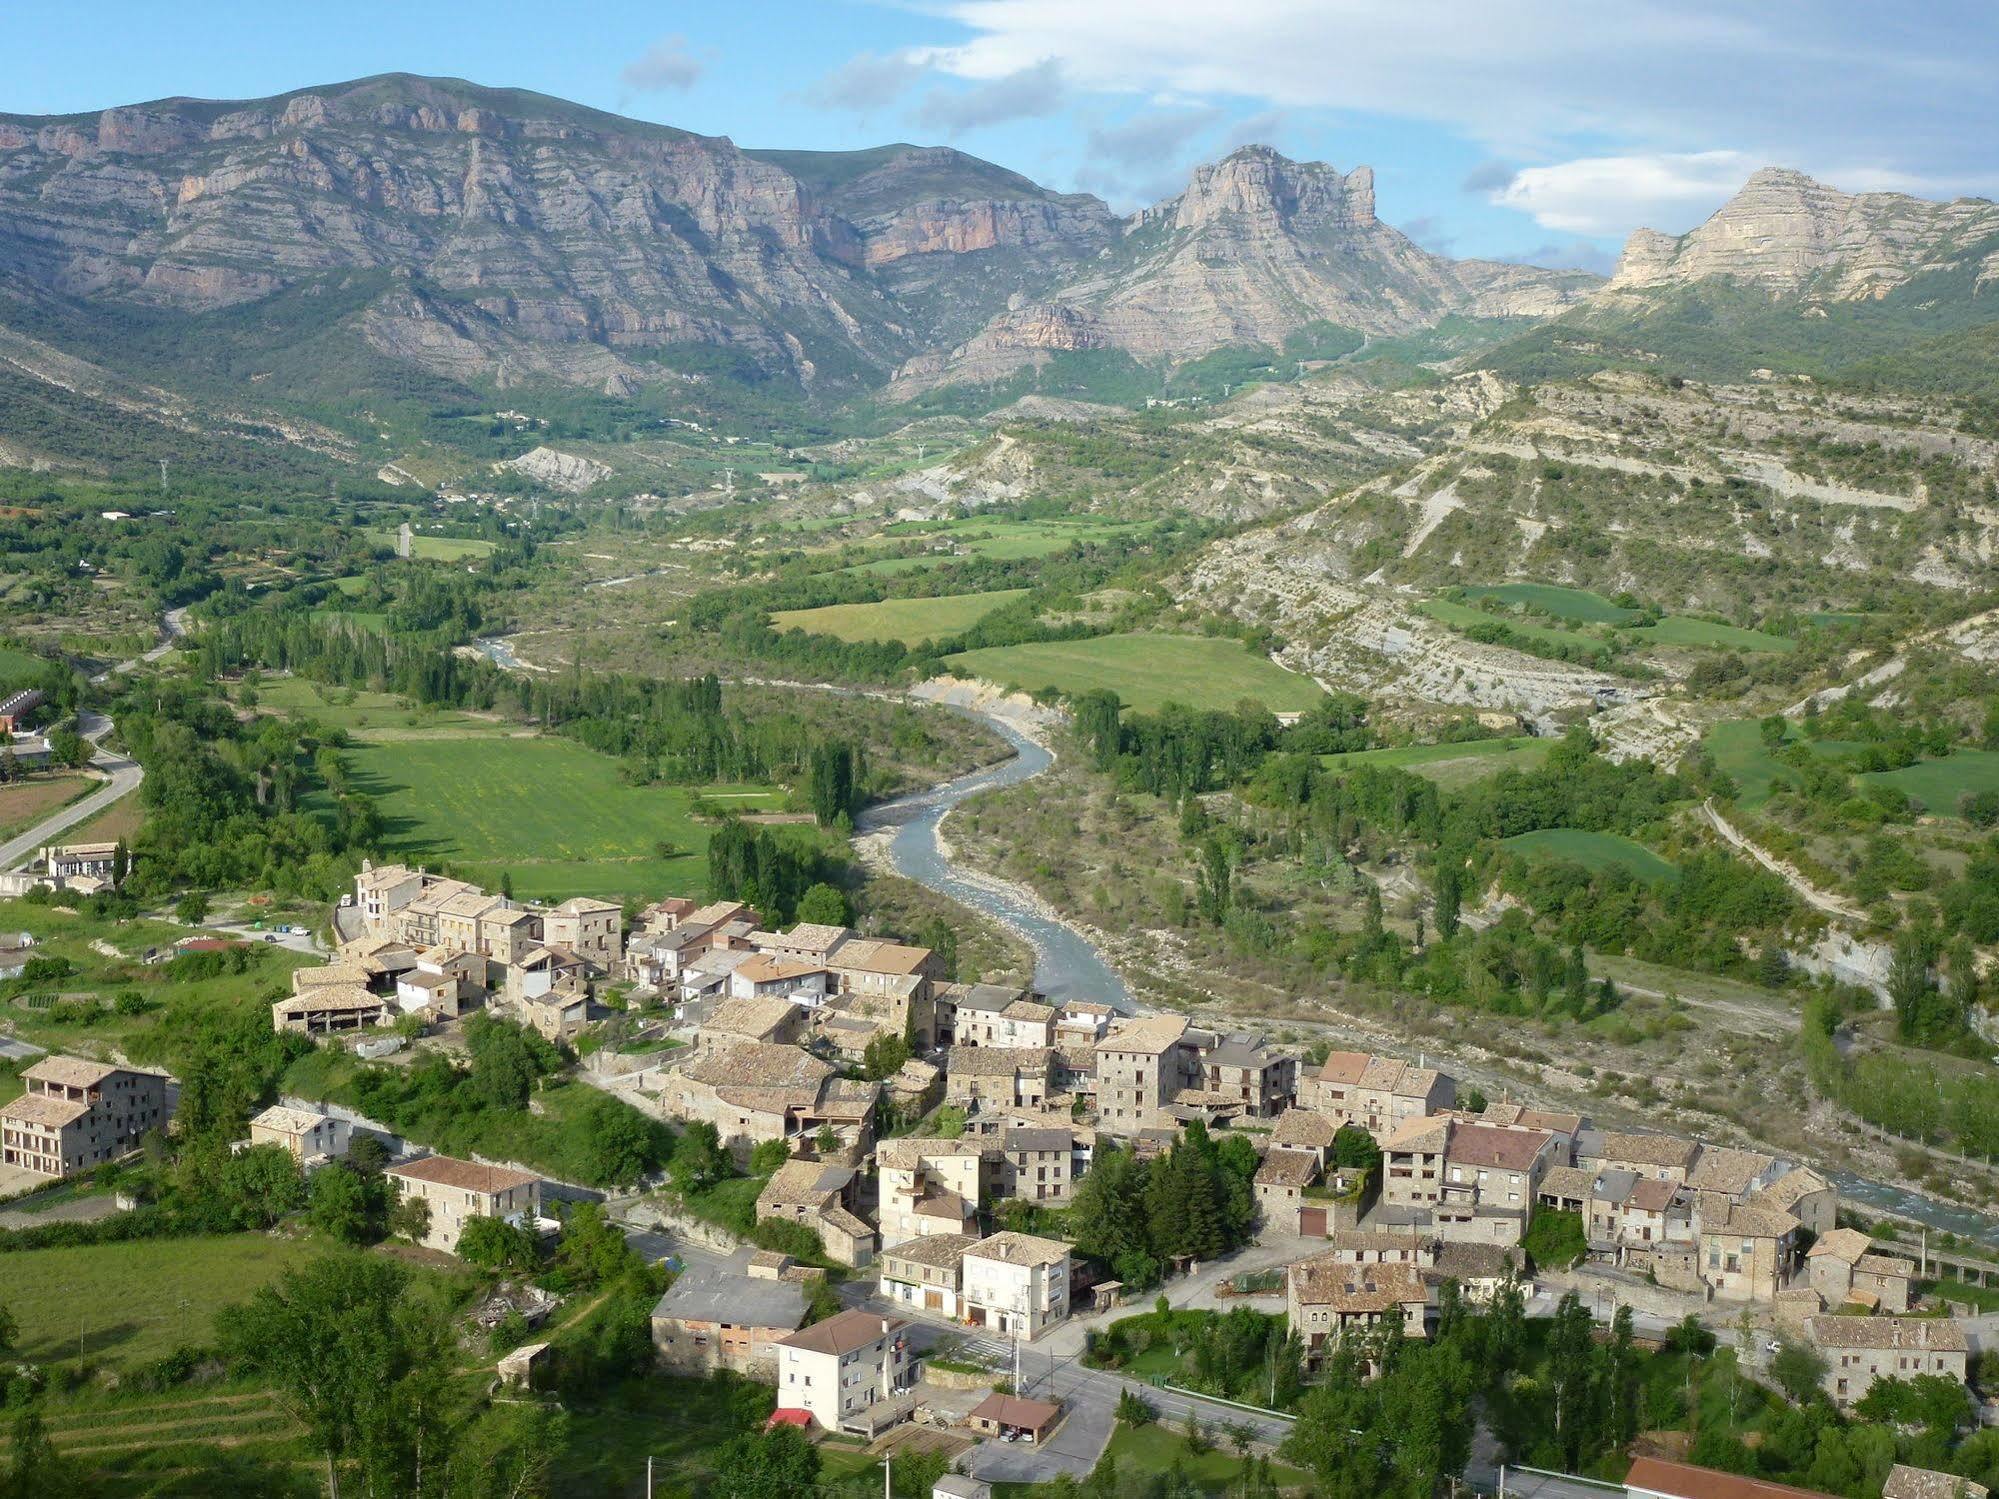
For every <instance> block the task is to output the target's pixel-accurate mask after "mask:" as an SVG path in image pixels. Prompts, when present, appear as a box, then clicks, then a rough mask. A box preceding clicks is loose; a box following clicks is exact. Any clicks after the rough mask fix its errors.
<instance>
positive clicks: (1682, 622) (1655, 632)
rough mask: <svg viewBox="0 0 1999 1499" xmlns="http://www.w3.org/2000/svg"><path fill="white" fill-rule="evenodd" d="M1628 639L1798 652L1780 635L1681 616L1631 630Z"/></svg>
mask: <svg viewBox="0 0 1999 1499" xmlns="http://www.w3.org/2000/svg"><path fill="white" fill-rule="evenodd" d="M1631 636H1632V638H1633V639H1634V640H1639V641H1643V642H1645V643H1647V644H1649V645H1690V646H1712V647H1714V648H1715V649H1717V650H1736V651H1794V650H1796V649H1797V648H1798V643H1797V641H1795V640H1786V639H1785V638H1784V637H1783V636H1782V635H1771V634H1769V633H1767V632H1766V631H1763V630H1745V629H1743V628H1742V627H1741V626H1740V625H1722V624H1716V623H1715V622H1714V621H1713V620H1711V619H1690V618H1688V617H1687V616H1686V615H1683V614H1669V615H1667V616H1666V617H1665V618H1664V619H1662V620H1660V621H1659V623H1657V624H1656V625H1645V626H1642V627H1640V628H1639V629H1636V630H1633V631H1632V632H1631Z"/></svg>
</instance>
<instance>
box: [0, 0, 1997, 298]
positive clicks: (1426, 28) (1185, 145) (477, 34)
mask: <svg viewBox="0 0 1999 1499" xmlns="http://www.w3.org/2000/svg"><path fill="white" fill-rule="evenodd" d="M1891 9H1892V8H1890V7H1883V6H1880V5H1879V4H1878V3H1866V4H1862V3H1858V0H1761V3H1758V4H1754V5H1751V4H1720V3H1714V0H1619V3H1617V4H1614V5H1605V4H1603V3H1601V0H1588V3H1583V0H1483V3H1478V0H1388V3H1385V0H883V3H861V0H814V3H804V0H736V3H733V4H710V5H689V4H670V3H637V0H602V3H595V4H572V5H549V4H527V3H521V0H482V3H478V4H472V3H466V0H402V3H397V4H385V3H379V0H359V3H346V4H340V5H331V4H325V3H312V0H295V3H294V4H293V5H291V6H289V7H277V6H272V5H270V4H269V3H268V0H260V3H256V4H250V3H242V0H181V3H179V4H176V5H165V4H160V3H159V0H145V3H134V0H98V3H97V4H94V5H89V6H83V5H53V4H33V3H28V0H16V3H14V4H12V5H9V6H6V7H5V14H4V15H0V112H11V113H24V114H44V113H68V112H76V111H84V110H93V109H99V108H102V107H105V106H107V105H111V104H124V103H132V102H136V101H139V100H144V99H152V98H158V97H162V96H166V95H172V94H192V95H198V96H203V97H209V98H244V97H255V96H259V95H265V94H272V93H280V92H284V91H286V90H289V89H294V88H300V87H305V86H307V85H311V84H318V83H332V82H338V81H341V80H344V79H347V78H353V77H358V76H362V75H365V74H369V73H380V72H389V71H407V72H417V73H437V74H451V75H456V76H459V77H465V78H470V79H473V80H475V81H478V82H481V83H490V84H497V85H509V86H514V87H522V88H532V89H539V90H541V91H542V92H545V93H550V94H556V95H560V96H562V97H564V98H570V99H575V100H578V101H580V102H583V103H586V104H591V105H595V106H597V107H599V108H603V109H611V110H616V111H619V112H622V113H625V114H630V115H634V116H636V117H639V118H642V119H649V120H659V121H663V122H666V123H670V124H674V125H679V126H683V127H685V128H687V129H691V130H697V131H701V132H703V133H705V134H712V135H727V136H729V137H730V138H732V139H733V140H735V141H736V142H738V143H739V144H741V145H746V146H788V147H809V148H820V149H842V148H850V147H858V146H867V145H876V144H880V143H881V142H883V141H892V140H914V141H920V142H924V143H944V144H950V145H954V146H957V147H959V148H961V149H963V150H966V151H970V152H973V153H974V154H976V155H980V156H984V157H987V158H989V159H991V160H994V161H998V162H1001V163H1003V164H1005V165H1007V166H1009V167H1012V168H1014V169H1015V170H1017V171H1020V172H1023V173H1025V174H1026V175H1028V176H1030V177H1033V178H1035V179H1036V180H1037V181H1041V182H1045V183H1049V184H1051V185H1053V186H1056V187H1060V188H1064V189H1076V190H1085V191H1090V192H1095V193H1097V194H1099V195H1100V196H1102V197H1105V198H1107V199H1109V200H1110V201H1112V202H1113V203H1115V204H1117V205H1118V206H1119V207H1120V208H1129V207H1132V206H1135V205H1137V204H1139V203H1142V202H1149V201H1153V200H1156V199H1157V198H1159V197H1162V196H1165V195H1167V194H1170V193H1171V192H1173V191H1175V190H1176V189H1177V188H1178V186H1179V185H1180V184H1181V183H1183V182H1184V180H1185V177H1186V173H1187V170H1188V168H1189V167H1190V166H1192V165H1193V164H1194V163H1196V162H1198V161H1201V160H1204V159H1209V158H1212V157H1214V156H1217V155H1220V154H1221V153H1222V152H1224V151H1226V150H1228V149H1230V148H1231V147H1233V146H1235V145H1237V144H1240V143H1242V142H1244V141H1250V140H1255V141H1264V142H1268V143H1270V144H1273V145H1275V146H1277V147H1278V148H1279V149H1281V150H1283V151H1285V152H1287V153H1289V154H1291V155H1294V156H1301V157H1311V158H1315V159H1320V160H1325V161H1329V162H1332V163H1333V164H1334V165H1336V166H1339V167H1342V168H1348V167H1352V166H1355V165H1357V164H1360V163H1366V164H1368V165H1371V166H1373V167H1374V168H1375V171H1376V174H1377V201H1378V208H1379V211H1380V213H1381V215H1382V217H1383V218H1385V219H1387V220H1388V221H1389V222H1391V223H1394V224H1397V225H1400V226H1401V227H1403V228H1404V229H1406V230H1407V231H1409V232H1410V233H1411V234H1412V235H1413V236H1414V237H1415V238H1417V239H1418V240H1419V241H1421V242H1422V243H1424V244H1426V245H1429V246H1430V247H1432V248H1434V249H1439V250H1443V251H1447V252H1449V253H1453V254H1457V255H1474V254H1476V255H1491V256H1503V257H1506V258H1517V259H1533V260H1538V261H1540V262H1542V263H1563V264H1586V265H1590V266H1591V267H1592V268H1595V269H1607V268H1608V265H1609V262H1610V260H1611V259H1612V258H1613V257H1614V255H1615V252H1616V249H1617V246H1618V245H1619V244H1620V243H1621V242H1622V240H1623V237H1624V235H1625V234H1627V233H1628V232H1629V231H1630V230H1631V229H1633V228H1635V227H1638V226H1640V225H1644V226H1648V227H1652V228H1659V229H1665V230H1668V231H1670V232H1680V231H1683V230H1686V229H1688V228H1691V227H1692V226H1693V225H1694V224H1696V223H1698V222H1699V221H1700V220H1701V219H1702V218H1703V217H1705V216H1706V215H1707V214H1708V213H1710V212H1712V211H1713V209H1714V208H1715V207H1716V206H1718V205H1719V204H1720V202H1721V201H1722V200H1723V199H1725V198H1726V197H1727V196H1728V194H1729V193H1730V192H1732V191H1733V190H1734V189H1735V188H1736V187H1737V186H1739V185H1740V184H1741V182H1742V181H1743V179H1744V178H1746V177H1747V176H1748V175H1749V173H1750V172H1751V171H1753V170H1754V169H1755V168H1756V167H1758V166H1760V165H1765V164H1782V165H1788V166H1796V167H1800V168H1803V169H1804V170H1806V171H1809V172H1811V173H1813V174H1814V175H1815V176H1819V177H1821V178H1823V179H1824V180H1827V181H1829V182H1832V183H1833V184H1834V185H1836V186H1839V187H1843V188H1847V189H1849V190H1854V191H1860V190H1876V189H1881V190H1900V191H1909V192H1915V193H1919V194H1922V195H1924V196H1931V197H1949V196H1954V195H1958V194H1977V195H1980V196H1999V90H1994V89H1993V88H1992V87H1991V84H1990V80H1991V79H1992V78H1994V77H1995V76H1999V10H1995V9H1994V8H1993V7H1991V6H1990V5H1988V4H1977V3H1969V0H1931V3H1923V4H1919V5H1915V6H1906V7H1901V8H1900V10H1901V11H1904V12H1907V13H1906V14H1892V13H1890V12H1891Z"/></svg>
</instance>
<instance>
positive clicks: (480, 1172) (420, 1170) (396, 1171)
mask: <svg viewBox="0 0 1999 1499" xmlns="http://www.w3.org/2000/svg"><path fill="white" fill-rule="evenodd" d="M382 1174H383V1175H384V1176H396V1177H401V1178H403V1179H404V1180H406V1181H420V1182H434V1183H436V1184H437V1185H438V1186H440V1187H453V1188H456V1189H457V1190H459V1191H462V1192H483V1193H485V1194H486V1195H487V1196H489V1197H491V1196H496V1195H498V1194H499V1193H501V1192H506V1191H511V1190H512V1189H513V1188H515V1187H528V1186H533V1185H534V1184H535V1183H536V1182H538V1181H540V1180H541V1178H540V1177H538V1176H535V1175H533V1174H532V1173H531V1172H527V1171H516V1170H514V1169H513V1168H512V1167H510V1166H482V1165H480V1164H479V1163H478V1162H477V1161H461V1160H458V1159H457V1158H455V1157H453V1156H448V1155H427V1156H425V1157H424V1158H423V1159H422V1160H420V1161H409V1162H406V1163H405V1164H403V1165H401V1166H391V1167H389V1169H388V1170H387V1171H384V1172H383V1173H382Z"/></svg>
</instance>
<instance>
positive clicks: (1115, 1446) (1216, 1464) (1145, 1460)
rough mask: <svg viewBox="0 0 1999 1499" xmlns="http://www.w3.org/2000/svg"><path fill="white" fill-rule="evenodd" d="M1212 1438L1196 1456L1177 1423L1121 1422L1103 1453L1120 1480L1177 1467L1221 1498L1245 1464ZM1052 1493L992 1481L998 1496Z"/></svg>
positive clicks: (1294, 1488) (1292, 1476) (1234, 1487)
mask: <svg viewBox="0 0 1999 1499" xmlns="http://www.w3.org/2000/svg"><path fill="white" fill-rule="evenodd" d="M1214 1442H1215V1445H1214V1446H1213V1447H1212V1448H1211V1449H1210V1450H1208V1451H1207V1452H1203V1453H1201V1454H1200V1455H1199V1456H1196V1455H1195V1454H1194V1453H1193V1452H1192V1451H1191V1450H1189V1448H1188V1446H1187V1438H1186V1436H1185V1435H1184V1434H1183V1433H1182V1432H1181V1431H1180V1429H1179V1428H1178V1426H1175V1425H1161V1424H1160V1423H1158V1422H1154V1423H1153V1424H1152V1425H1150V1426H1119V1427H1118V1428H1117V1429H1116V1430H1115V1431H1113V1432H1112V1433H1111V1439H1110V1444H1109V1445H1108V1446H1107V1447H1105V1448H1104V1453H1105V1455H1106V1456H1108V1457H1110V1458H1112V1459H1113V1460H1115V1461H1116V1463H1117V1471H1118V1478H1119V1481H1120V1482H1122V1483H1128V1482H1131V1481H1132V1480H1133V1479H1138V1480H1140V1481H1141V1486H1142V1481H1143V1480H1149V1479H1154V1478H1159V1477H1162V1476H1163V1475H1165V1474H1166V1473H1169V1472H1171V1471H1172V1470H1173V1469H1174V1468H1175V1467H1178V1468H1179V1470H1180V1471H1181V1473H1182V1474H1184V1475H1185V1476H1186V1477H1187V1478H1188V1479H1189V1480H1191V1481H1192V1482H1193V1484H1194V1485H1195V1487H1197V1488H1198V1489H1199V1490H1200V1491H1201V1492H1202V1493H1203V1494H1212V1495H1215V1496H1217V1499H1220V1496H1222V1495H1226V1494H1237V1493H1240V1492H1241V1491H1242V1467H1243V1465H1242V1460H1241V1459H1240V1458H1238V1457H1237V1456H1236V1455H1235V1449H1234V1448H1233V1447H1231V1446H1230V1445H1229V1443H1228V1441H1227V1439H1226V1438H1224V1437H1223V1436H1222V1435H1221V1434H1220V1433H1219V1432H1217V1433H1215V1435H1214ZM1270 1476H1271V1477H1272V1478H1273V1479H1275V1480H1276V1482H1277V1487H1278V1488H1279V1489H1280V1490H1284V1491H1291V1492H1305V1491H1308V1490H1309V1488H1310V1486H1311V1483H1312V1478H1311V1475H1310V1474H1308V1473H1305V1472H1303V1471H1302V1470H1300V1469H1298V1468H1291V1467H1286V1466H1285V1465H1284V1464H1282V1463H1278V1462H1273V1463H1271V1465H1270ZM1052 1492H1054V1488H1053V1486H1052V1485H1050V1484H1032V1483H999V1484H994V1485H993V1494H994V1499H1037V1496H1039V1495H1042V1494H1048V1493H1052Z"/></svg>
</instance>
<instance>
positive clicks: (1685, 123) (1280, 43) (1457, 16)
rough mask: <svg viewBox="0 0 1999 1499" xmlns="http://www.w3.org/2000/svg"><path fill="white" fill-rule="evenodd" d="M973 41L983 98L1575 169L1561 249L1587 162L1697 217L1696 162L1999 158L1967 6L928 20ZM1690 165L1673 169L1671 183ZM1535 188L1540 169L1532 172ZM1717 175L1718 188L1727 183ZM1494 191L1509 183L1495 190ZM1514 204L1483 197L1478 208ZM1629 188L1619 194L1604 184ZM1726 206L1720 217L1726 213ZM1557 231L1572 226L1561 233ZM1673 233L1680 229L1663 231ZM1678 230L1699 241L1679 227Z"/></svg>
mask: <svg viewBox="0 0 1999 1499" xmlns="http://www.w3.org/2000/svg"><path fill="white" fill-rule="evenodd" d="M926 8H928V9H931V10H933V11H936V12H938V13H941V14H942V15H944V16H945V17H947V18H949V19H951V20H954V21H956V22H958V23H960V24H961V25H963V26H964V27H966V28H967V30H968V31H969V33H970V36H969V39H968V40H966V41H965V42H963V43H961V44H959V45H956V46H952V47H945V48H937V49H933V50H932V51H930V52H928V53H927V54H926V58H925V60H926V61H928V62H929V63H930V65H931V66H933V67H935V68H938V69H940V70H942V71H945V72H948V73H953V74H956V75H957V76H959V77H961V78H965V79H968V80H972V81H974V82H975V83H992V82H994V81H997V80H1004V79H1007V78H1010V77H1013V76H1015V75H1017V74H1019V73H1020V72H1021V70H1023V69H1027V68H1033V67H1037V66H1041V65H1044V64H1047V63H1049V62H1051V61H1052V62H1055V63H1059V65H1060V67H1061V70H1062V74H1063V76H1064V77H1065V78H1066V79H1067V81H1068V83H1069V85H1070V87H1071V88H1072V89H1074V90H1076V91H1079V92H1085V93H1102V92H1110V93H1125V94H1132V95H1139V96H1144V97H1155V96H1161V95H1164V96H1169V97H1176V98H1180V99H1183V100H1203V99H1205V100H1211V101H1217V100H1220V101H1228V100H1233V101H1238V102H1240V103H1243V104H1246V105H1248V106H1250V107H1256V106H1263V107H1269V108H1279V109H1293V110H1307V109H1321V110H1338V111H1340V112H1341V113H1343V114H1349V115H1351V114H1372V115H1380V116H1385V117H1389V118H1396V119H1402V120H1408V121H1416V122H1424V123H1428V124H1431V125H1434V126H1437V127H1441V128H1443V129H1446V130H1448V131H1450V132H1452V133H1454V134H1456V135H1458V136H1460V137H1464V138H1467V139H1469V140H1471V141H1474V142H1476V143H1478V144H1479V145H1481V146H1483V147H1484V149H1485V150H1486V152H1487V153H1488V154H1489V155H1490V156H1492V157H1495V158H1504V159H1505V160H1506V161H1508V162H1521V163H1535V162H1539V163H1544V164H1545V163H1549V162H1555V163H1564V164H1566V165H1560V166H1557V167H1554V168H1551V169H1549V170H1551V171H1553V172H1555V173H1557V174H1558V175H1557V176H1556V177H1554V178H1549V179H1542V180H1539V181H1537V182H1536V183H1534V184H1532V185H1531V186H1529V187H1527V188H1523V189H1521V192H1522V193H1523V194H1525V195H1527V199H1528V201H1532V202H1534V203H1535V204H1536V205H1537V209H1536V211H1537V216H1538V214H1540V213H1545V214H1547V215H1549V217H1545V218H1543V219H1542V222H1543V223H1545V224H1548V225H1549V226H1550V227H1551V228H1561V229H1563V230H1564V232H1578V231H1575V230H1574V229H1573V228H1572V227H1571V226H1573V225H1574V224H1575V223H1576V222H1577V221H1578V220H1579V219H1580V218H1581V217H1583V215H1581V214H1579V213H1578V212H1577V211H1576V209H1575V206H1574V205H1573V204H1566V205H1565V204H1564V203H1563V202H1561V201H1560V199H1561V196H1562V195H1561V192H1560V188H1561V177H1560V174H1562V173H1564V172H1566V173H1568V174H1569V176H1570V178H1571V179H1573V176H1574V173H1573V171H1572V170H1571V167H1572V166H1573V163H1572V161H1571V159H1572V158H1573V159H1629V160H1631V161H1636V162H1645V163H1659V162H1664V163H1667V166H1666V167H1664V168H1652V169H1648V170H1651V171H1652V175H1653V176H1654V178H1655V180H1654V182H1653V185H1652V186H1651V187H1650V188H1649V189H1643V190H1641V189H1639V188H1636V187H1633V186H1632V185H1630V184H1626V185H1624V186H1623V188H1622V189H1621V190H1620V191H1619V192H1618V197H1619V198H1621V199H1622V200H1623V201H1625V202H1627V203H1628V204H1630V212H1631V213H1633V214H1636V215H1639V216H1640V217H1638V218H1618V217H1617V216H1616V214H1615V213H1614V212H1612V211H1608V210H1607V211H1605V212H1603V213H1599V214H1595V215H1591V216H1589V217H1590V221H1591V223H1592V224H1593V225H1594V226H1595V232H1601V233H1621V232H1623V231H1625V230H1628V229H1630V228H1633V227H1635V226H1636V224H1637V223H1638V222H1640V220H1641V218H1642V216H1643V215H1644V214H1646V213H1652V214H1654V215H1655V216H1659V217H1661V218H1663V217H1664V216H1665V215H1668V214H1672V213H1678V214H1680V215H1682V216H1684V214H1685V213H1686V212H1688V211H1689V208H1690V205H1694V204H1696V203H1698V202H1702V201H1706V199H1705V198H1704V196H1703V194H1704V193H1707V192H1708V191H1709V190H1710V189H1709V188H1708V187H1705V186H1702V185H1701V184H1700V183H1692V184H1690V183H1688V182H1686V181H1684V180H1683V179H1684V178H1685V177H1686V176H1687V175H1688V174H1689V173H1690V172H1692V173H1696V174H1698V173H1699V171H1700V170H1701V169H1699V168H1697V167H1688V166H1686V165H1684V163H1685V162H1686V161H1688V160H1695V159H1698V158H1705V157H1711V156H1713V155H1714V154H1715V148H1726V149H1727V150H1728V151H1731V152H1735V153H1738V154H1740V155H1742V156H1744V157H1745V158H1750V157H1753V158H1754V159H1755V164H1758V165H1762V164H1781V165H1789V166H1797V167H1800V168H1802V169H1804V170H1806V171H1809V172H1813V173H1814V174H1816V175H1819V176H1821V177H1823V178H1825V179H1826V180H1828V181H1831V182H1833V183H1834V184H1835V185H1837V186H1848V185H1849V184H1848V183H1847V182H1843V181H1842V180H1841V178H1840V176H1839V175H1838V169H1839V168H1840V167H1841V166H1843V165H1845V164H1850V163H1854V162H1865V163H1868V164H1869V166H1868V168H1867V171H1866V180H1865V181H1859V182H1855V183H1852V184H1851V185H1856V186H1873V185H1876V184H1877V183H1885V182H1889V181H1896V180H1918V179H1920V180H1925V181H1936V182H1949V183H1959V182H1965V183H1969V182H1975V181H1979V180H1984V179H1988V178H1989V177H1990V175H1991V173H1992V165H1991V159H1990V142H1991V141H1993V140H1994V139H1999V93H1995V91H1993V90H1992V89H1991V87H1990V79H1991V78H1992V77H1993V76H1995V75H1999V26H1995V25H1993V24H1991V22H1990V20H1989V17H1981V16H1978V15H1973V14H1968V13H1967V10H1968V8H1967V7H1965V6H1964V5H1962V4H1959V3H1951V4H1943V5H1937V6H1916V7H1905V8H1904V9H1903V10H1902V11H1898V12H1894V13H1893V14H1892V15H1891V14H1889V13H1885V12H1883V11H1882V10H1881V8H1880V7H1879V6H1878V5H1874V4H1869V3H1865V0H1794V3H1793V4H1790V5H1784V6H1763V7H1749V6H1743V5H1741V4H1740V3H1739V0H1625V3H1623V4H1620V5H1603V4H1600V3H1598V0H1513V3H1510V4H1506V5H1494V4H1492V3H1490V0H1425V3H1423V4H1421V5H1383V4H1380V3H1379V0H1229V3H1228V4H1226V5H1217V4H1215V3H1214V0H928V4H927V5H926ZM1674 161H1680V162H1682V163H1683V164H1682V165H1680V166H1678V167H1673V166H1672V165H1671V163H1673V162H1674ZM1530 170H1531V168H1530ZM1709 170H1712V169H1709ZM1496 175H1497V169H1496V168H1495V169H1494V170H1493V171H1491V172H1488V173H1487V174H1485V176H1486V177H1488V178H1489V177H1493V176H1496ZM1496 185H1497V184H1496V183H1492V182H1489V181H1486V180H1483V179H1481V180H1480V182H1479V188H1478V190H1485V191H1490V190H1491V189H1492V188H1493V187H1494V186H1496ZM1606 185H1607V186H1610V187H1613V188H1615V187H1617V186H1618V185H1617V184H1615V183H1610V184H1606ZM1710 206H1711V204H1710ZM1558 220H1559V222H1558ZM1659 227H1673V226H1672V225H1670V224H1667V223H1663V222H1662V223H1661V224H1660V226H1659ZM1680 227H1684V225H1681V226H1680Z"/></svg>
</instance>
